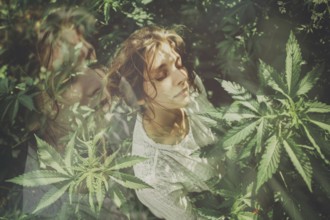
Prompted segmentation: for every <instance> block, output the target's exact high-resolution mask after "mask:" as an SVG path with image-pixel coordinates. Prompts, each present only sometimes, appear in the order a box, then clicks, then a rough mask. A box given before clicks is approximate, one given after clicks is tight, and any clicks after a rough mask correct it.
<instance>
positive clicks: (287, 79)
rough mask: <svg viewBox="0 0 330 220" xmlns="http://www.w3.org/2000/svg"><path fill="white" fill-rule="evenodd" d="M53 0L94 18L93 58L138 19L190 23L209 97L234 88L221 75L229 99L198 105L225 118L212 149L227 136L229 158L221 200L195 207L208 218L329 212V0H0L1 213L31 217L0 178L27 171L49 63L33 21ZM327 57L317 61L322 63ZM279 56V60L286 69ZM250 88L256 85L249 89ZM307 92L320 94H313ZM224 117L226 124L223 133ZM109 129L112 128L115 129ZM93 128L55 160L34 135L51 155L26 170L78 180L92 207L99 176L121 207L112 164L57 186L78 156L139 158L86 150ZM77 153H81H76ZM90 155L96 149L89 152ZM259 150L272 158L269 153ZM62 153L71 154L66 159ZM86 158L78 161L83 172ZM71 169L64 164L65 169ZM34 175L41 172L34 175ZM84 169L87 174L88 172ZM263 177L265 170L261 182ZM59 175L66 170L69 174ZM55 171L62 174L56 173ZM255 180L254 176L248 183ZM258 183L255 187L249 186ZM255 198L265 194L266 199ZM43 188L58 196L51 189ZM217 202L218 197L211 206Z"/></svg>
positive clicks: (323, 215) (81, 120)
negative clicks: (43, 62)
mask: <svg viewBox="0 0 330 220" xmlns="http://www.w3.org/2000/svg"><path fill="white" fill-rule="evenodd" d="M59 5H68V6H76V5H79V6H82V7H85V8H87V9H88V10H90V11H91V12H92V13H93V14H94V15H95V16H96V17H97V33H96V36H93V37H91V40H92V43H93V45H94V46H95V47H96V51H97V54H98V58H99V62H100V63H103V64H106V63H107V62H108V60H109V58H110V57H111V56H112V55H113V53H114V51H115V49H116V47H117V45H118V44H119V43H121V42H122V41H123V40H124V39H125V38H126V37H127V36H128V35H129V34H130V33H131V32H132V31H134V30H135V29H136V28H138V27H140V26H143V25H146V24H151V23H155V24H160V25H164V26H172V25H175V24H180V25H184V26H186V27H187V31H186V35H185V36H184V38H185V41H186V45H187V52H188V54H189V56H190V57H189V58H192V59H191V60H192V61H193V62H192V63H191V65H192V66H193V67H194V68H195V70H196V72H197V73H198V74H199V75H200V76H201V77H202V79H203V81H204V83H205V87H206V88H207V90H208V95H209V98H210V99H211V100H212V102H213V103H214V104H215V105H224V104H227V103H229V101H230V98H229V96H227V95H225V93H224V92H223V91H222V90H221V89H219V87H220V86H219V82H218V79H219V78H222V79H225V81H223V82H222V84H223V85H224V87H223V88H224V90H226V91H227V92H229V93H230V94H231V95H232V98H233V99H234V102H233V103H232V104H231V105H230V107H228V108H227V109H226V111H224V112H209V113H208V112H206V113H204V114H203V119H204V121H205V123H207V124H208V125H210V126H216V129H217V128H219V127H220V128H219V129H218V131H217V132H219V133H220V134H219V137H220V138H219V140H220V141H223V142H222V143H219V146H216V148H217V149H216V150H214V151H211V152H212V153H214V152H216V153H219V152H221V157H222V156H223V155H222V153H223V151H222V150H223V149H222V148H221V146H222V144H223V143H226V144H225V145H226V149H225V153H223V154H225V155H226V157H227V160H228V161H226V162H227V164H226V166H225V168H224V169H226V170H227V173H226V174H225V175H224V176H223V180H226V181H228V182H227V183H224V182H223V181H221V183H220V184H219V185H217V186H216V188H217V189H218V190H217V191H216V192H214V193H215V195H217V196H220V197H221V198H225V199H224V200H225V201H223V200H220V202H219V203H217V202H216V201H215V200H212V201H211V202H210V203H209V204H208V205H207V206H205V207H204V208H203V210H202V208H201V210H202V211H201V212H202V213H204V214H203V215H205V216H211V217H210V218H211V219H212V218H218V217H219V216H222V217H223V218H224V219H225V218H226V217H228V216H230V217H231V218H233V219H240V218H241V219H251V218H253V217H254V218H257V217H258V218H261V219H271V218H273V219H287V218H290V217H291V219H299V218H300V219H302V218H303V217H305V218H306V219H314V218H315V216H319V217H320V219H327V216H328V215H329V213H328V211H327V210H328V208H327V207H326V204H328V203H329V190H328V189H329V187H328V186H329V178H328V173H329V167H328V165H327V161H328V158H329V153H330V151H329V149H328V147H327V146H329V113H330V106H329V103H328V102H329V98H328V95H327V94H328V88H330V84H329V82H330V80H329V76H330V74H329V64H330V62H328V58H329V57H330V54H329V52H330V49H329V45H330V42H329V37H328V36H329V35H330V34H329V31H330V29H329V25H328V24H329V3H328V2H327V1H325V0H313V1H310V0H304V1H278V0H270V1H259V0H247V1H240V0H232V1H217V0H202V1H195V0H192V1H191V0H190V1H175V0H168V1H152V0H132V1H129V0H96V1H87V0H75V1H69V0H55V1H54V0H50V1H45V0H34V1H17V0H15V1H5V2H0V6H1V7H0V29H1V32H0V67H1V69H0V121H1V129H0V134H1V135H0V149H1V151H0V156H1V158H0V159H1V161H2V164H1V170H0V174H1V175H0V176H1V178H0V180H1V181H2V182H1V191H0V193H1V196H0V197H1V198H4V199H2V200H1V203H0V207H1V209H0V210H1V211H0V213H1V214H0V215H1V216H4V217H3V218H5V219H6V218H7V219H29V216H26V215H25V214H24V213H21V212H20V211H19V210H18V208H16V209H15V208H12V206H11V205H10V204H6V201H7V199H6V198H7V194H10V193H9V189H10V188H11V185H10V186H8V183H4V182H3V180H5V179H8V178H13V177H15V176H18V175H21V174H22V172H23V168H24V165H25V164H24V161H25V158H24V157H25V154H26V147H27V144H26V143H27V141H28V140H31V139H33V138H34V134H33V133H32V132H30V131H29V130H28V129H27V128H26V125H29V120H30V119H31V117H30V113H31V112H35V111H36V110H35V106H34V105H33V102H32V100H33V98H34V96H35V94H36V92H37V90H38V89H37V88H36V87H37V85H38V84H40V82H42V81H43V80H44V79H45V77H47V76H46V75H47V73H46V72H45V71H43V70H40V67H39V65H38V62H37V60H38V57H37V54H36V51H35V48H36V47H35V42H36V36H35V29H36V28H38V24H40V19H42V16H43V14H44V12H45V11H47V10H48V8H49V7H53V6H59ZM290 30H292V32H294V33H295V35H296V36H297V39H298V41H299V42H300V43H301V47H299V46H298V45H297V40H296V39H295V38H294V36H293V34H291V35H290V37H289V39H290V40H289V41H290V42H291V43H290V44H287V46H286V47H285V46H284V44H285V42H286V41H287V37H288V36H287V33H288V32H289V31H290ZM285 49H286V50H287V55H288V56H287V57H286V58H285V57H284V56H283V54H284V50H285ZM300 52H301V53H302V54H303V55H304V59H302V56H301V54H300ZM258 60H260V62H258ZM261 60H262V61H261ZM322 62H323V65H317V63H322ZM283 64H285V65H284V66H285V68H282V67H283ZM306 70H310V71H306ZM257 73H258V74H257ZM304 73H306V74H304ZM321 73H322V74H321ZM318 79H321V80H318ZM230 81H235V82H237V83H233V82H230ZM258 82H259V83H258ZM220 83H221V82H220ZM38 86H40V85H38ZM41 86H44V84H41ZM256 88H260V89H261V90H260V91H258V92H255V91H256V90H255V89H256ZM219 90H220V91H219ZM308 96H311V97H313V96H317V97H316V98H315V99H308ZM320 100H322V102H321V101H320ZM323 102H324V103H323ZM326 103H327V104H326ZM76 107H77V108H74V109H73V110H74V111H76V112H77V113H82V114H81V117H78V118H76V122H75V123H76V124H80V125H84V124H85V123H86V117H88V115H90V114H92V111H91V110H90V109H85V110H82V109H81V108H78V106H76ZM223 118H224V119H225V120H226V121H227V122H228V124H227V125H226V126H224V125H223V123H222V122H223ZM86 124H89V125H88V126H89V127H90V130H93V129H95V128H97V127H98V124H97V123H86ZM227 127H229V128H232V129H229V132H226V131H225V128H227ZM95 130H96V129H95ZM109 132H116V129H112V130H110V131H109ZM223 133H224V134H226V136H225V137H224V138H223V137H222V136H220V135H222V134H223ZM77 134H78V133H77ZM96 134H97V132H86V134H85V135H84V137H81V136H79V138H78V137H77V136H76V137H75V138H73V139H71V140H70V141H71V144H72V145H74V146H75V147H67V149H66V150H67V151H70V153H69V152H67V153H65V155H66V156H65V155H56V154H54V158H55V157H57V156H60V158H61V160H56V161H55V160H54V161H53V162H52V161H51V158H50V155H51V157H53V154H50V152H51V153H53V152H52V151H48V148H47V147H46V146H43V143H42V142H40V141H39V142H40V143H39V144H40V146H43V147H44V148H43V149H42V150H41V151H40V152H43V153H42V155H41V156H42V157H43V158H44V160H45V161H46V163H41V164H40V165H41V167H43V170H40V171H34V172H36V173H35V174H34V172H32V173H31V174H29V175H31V176H30V177H31V178H29V176H26V177H25V178H29V179H30V181H31V183H30V184H36V183H38V184H44V183H45V184H46V183H49V184H53V185H56V186H57V187H58V188H57V192H61V191H60V189H62V190H64V191H67V192H71V193H72V194H74V191H75V190H78V191H80V192H82V191H84V193H80V194H81V195H82V194H86V195H88V197H89V195H92V196H91V201H93V202H94V203H95V204H96V207H95V204H94V203H93V204H91V207H93V206H94V208H92V209H93V210H97V206H98V204H100V203H101V201H102V198H103V195H104V192H103V191H97V192H96V191H95V190H94V189H93V188H92V187H90V190H91V192H88V188H87V182H89V186H91V185H93V183H95V185H97V188H102V187H103V188H104V189H105V190H106V192H108V193H109V196H110V197H111V199H112V200H113V201H114V202H115V204H116V205H117V206H121V207H125V205H127V203H126V202H125V200H127V199H128V198H126V197H127V195H126V194H125V192H124V190H123V189H122V188H121V187H120V184H117V183H116V180H117V181H119V182H120V183H123V184H125V185H129V184H128V182H125V181H124V180H123V179H122V178H125V175H124V177H123V176H121V175H117V173H115V175H116V178H113V179H111V178H110V177H109V176H104V178H103V177H102V180H103V181H101V180H99V179H98V178H101V176H102V175H101V174H99V173H98V171H96V170H92V173H91V174H88V175H85V176H81V177H80V180H79V181H80V182H81V185H82V186H81V187H77V189H76V188H74V187H71V188H70V187H69V188H67V189H66V185H65V184H64V185H63V183H66V182H70V181H72V179H71V177H72V175H74V174H75V173H76V172H78V171H72V170H70V169H67V167H75V166H77V165H78V161H80V162H84V165H83V166H85V165H86V166H87V165H88V166H91V167H94V165H95V166H97V164H99V165H102V166H105V167H108V168H109V167H110V165H111V166H116V165H115V161H116V162H118V164H119V165H118V166H119V168H120V167H126V166H128V164H129V162H125V159H124V158H126V159H129V160H130V159H132V160H133V161H138V160H139V159H138V158H132V157H131V156H129V157H126V156H125V155H126V154H127V152H126V153H122V154H123V155H124V157H123V159H118V158H117V157H119V158H121V157H120V156H119V155H122V154H120V153H119V152H118V153H112V154H111V155H109V156H107V154H105V153H104V152H105V151H104V150H100V149H99V148H97V150H92V149H93V148H91V149H90V151H88V150H87V147H86V145H88V146H93V145H94V144H93V138H92V140H91V139H90V136H95V135H96ZM70 135H73V134H70ZM79 135H80V134H79ZM233 135H236V136H235V137H236V138H237V139H235V138H233ZM274 137H275V138H276V140H278V142H279V145H278V147H279V148H275V149H274V148H273V150H279V151H278V152H277V151H273V152H272V151H271V149H268V148H271V147H270V146H269V144H270V140H273V139H274ZM224 141H227V142H224ZM68 142H69V140H68ZM68 146H69V144H68ZM273 147H274V146H273ZM122 149H125V148H122ZM219 149H220V150H219ZM71 151H72V152H71ZM78 152H79V153H82V155H83V156H81V157H78V156H76V155H78V154H79V153H78ZM100 152H103V153H100ZM88 154H89V155H90V156H91V157H92V158H95V157H97V158H98V159H95V160H91V161H88V160H87V159H86V158H87V157H89V156H86V155H88ZM278 154H279V155H280V156H279V158H277V155H278ZM93 155H94V156H93ZM78 158H79V160H78ZM263 158H270V161H266V159H263ZM231 160H234V162H232V161H231ZM61 161H62V162H61ZM93 161H95V164H94V163H93ZM63 163H64V164H69V165H68V166H67V167H66V165H65V166H64V167H63ZM231 163H234V165H233V164H231ZM46 164H47V165H46ZM89 164H91V165H89ZM120 164H122V165H120ZM261 164H265V165H266V166H265V167H263V166H262V165H261ZM117 168H118V167H117ZM82 169H83V168H80V171H81V172H82ZM123 169H125V168H123ZM260 170H263V171H260ZM80 171H79V172H80ZM112 171H116V170H112ZM38 172H41V175H39V174H37V173H38ZM70 172H71V173H70ZM54 173H55V174H56V175H55V176H56V177H55V178H54V176H53V175H54ZM66 173H69V177H67V174H66ZM33 175H37V176H39V177H40V178H35V179H33V178H32V177H35V176H33ZM81 175H82V174H81ZM87 176H90V177H88V180H87ZM258 176H261V177H259V179H261V181H259V182H258V181H257V180H258ZM43 177H44V179H43ZM47 178H48V179H47ZM66 178H69V180H65V179H66ZM61 179H62V180H63V181H59V182H57V183H55V182H54V183H52V182H53V181H55V180H61ZM25 180H27V179H25ZM109 181H110V182H111V183H116V184H112V185H111V186H108V188H106V186H107V185H106V182H109ZM245 181H246V182H247V183H245ZM251 182H253V183H254V185H253V187H250V188H248V187H247V186H248V185H249V184H250V183H251ZM83 183H85V184H83ZM26 184H29V182H26ZM137 184H138V185H139V184H140V183H137ZM257 184H259V186H258V188H259V190H258V192H255V191H256V187H257ZM83 185H85V186H83ZM306 186H307V187H306ZM78 188H79V189H78ZM81 188H84V190H82V189H81ZM93 190H94V191H93ZM305 190H306V191H307V192H306V191H305ZM309 190H313V193H310V192H308V191H309ZM220 192H221V194H220ZM247 192H252V194H250V195H251V197H249V198H250V201H251V202H250V203H249V204H247V203H244V202H243V201H246V198H245V197H244V196H245V195H247V194H248V193H247ZM51 194H55V192H52V193H51ZM59 194H60V193H59ZM59 194H58V195H59ZM261 197H265V198H267V199H268V200H267V201H265V199H264V198H261ZM50 198H52V199H54V198H56V196H51V197H50ZM194 198H195V199H197V197H194ZM88 200H89V198H88ZM135 200H137V199H136V198H130V202H134V201H135ZM269 200H271V201H269ZM48 201H51V200H48ZM236 201H237V202H236ZM7 203H8V201H7ZM77 203H78V204H77V206H79V205H80V207H81V208H82V207H83V208H82V209H84V210H85V211H86V212H87V210H88V209H89V206H90V205H89V202H88V204H87V207H85V206H83V204H82V203H81V202H79V201H78V202H77ZM306 203H308V204H306ZM215 204H217V205H218V207H217V210H216V211H214V209H216V208H215V207H214V206H215ZM310 204H313V205H311V206H312V208H308V207H309V206H310ZM200 207H202V206H200ZM306 207H307V208H306ZM125 208H127V207H125ZM211 208H214V209H211ZM10 209H13V210H10ZM133 209H135V210H131V211H135V212H141V213H143V212H145V209H142V208H141V207H139V206H137V207H134V208H133ZM314 210H315V211H314ZM126 211H127V210H126ZM78 214H79V216H78V217H77V216H75V217H77V218H78V219H79V218H80V217H81V216H80V214H81V213H78ZM78 214H77V215H78ZM59 216H60V214H59ZM222 217H221V218H222ZM0 218H2V217H0ZM221 218H220V219H221ZM137 219H140V218H137ZM141 219H142V217H141Z"/></svg>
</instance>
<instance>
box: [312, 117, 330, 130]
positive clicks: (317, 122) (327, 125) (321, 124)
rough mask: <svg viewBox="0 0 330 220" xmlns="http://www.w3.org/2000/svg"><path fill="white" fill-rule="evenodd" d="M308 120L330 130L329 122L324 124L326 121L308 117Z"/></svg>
mask: <svg viewBox="0 0 330 220" xmlns="http://www.w3.org/2000/svg"><path fill="white" fill-rule="evenodd" d="M308 121H309V122H311V123H313V124H315V125H317V126H318V127H320V128H322V129H324V130H327V131H328V132H330V125H329V124H326V123H323V122H320V121H315V120H312V119H308Z"/></svg>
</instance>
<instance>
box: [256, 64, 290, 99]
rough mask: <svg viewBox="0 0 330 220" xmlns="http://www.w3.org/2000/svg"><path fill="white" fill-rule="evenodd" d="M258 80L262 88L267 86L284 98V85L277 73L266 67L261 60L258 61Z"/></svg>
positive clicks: (268, 66)
mask: <svg viewBox="0 0 330 220" xmlns="http://www.w3.org/2000/svg"><path fill="white" fill-rule="evenodd" d="M259 79H260V81H261V84H262V85H263V86H265V85H267V86H269V87H271V88H272V89H274V90H275V91H278V92H280V93H281V94H283V95H284V96H286V92H285V91H286V89H285V85H284V83H283V80H282V79H281V77H280V75H279V73H277V72H276V71H275V69H274V68H273V67H271V66H270V65H267V64H266V63H264V62H263V61H262V60H260V65H259Z"/></svg>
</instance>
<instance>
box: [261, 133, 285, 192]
mask: <svg viewBox="0 0 330 220" xmlns="http://www.w3.org/2000/svg"><path fill="white" fill-rule="evenodd" d="M280 153H281V144H280V141H279V140H278V138H277V137H276V135H273V136H271V137H270V138H269V139H268V141H267V144H266V151H265V153H264V154H263V155H262V158H261V161H260V164H259V167H258V173H257V188H256V189H257V190H258V189H259V188H260V187H261V186H262V185H263V184H264V183H265V182H267V181H268V180H269V179H270V178H271V177H272V176H273V174H274V173H275V172H276V170H277V168H278V165H279V163H280Z"/></svg>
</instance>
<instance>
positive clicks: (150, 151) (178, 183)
mask: <svg viewBox="0 0 330 220" xmlns="http://www.w3.org/2000/svg"><path fill="white" fill-rule="evenodd" d="M191 127H192V126H191V123H190V121H189V133H188V134H187V135H186V137H185V138H184V139H183V140H182V141H181V143H179V144H176V145H165V144H159V143H156V142H154V141H153V140H152V139H150V138H149V137H148V136H147V134H146V132H145V130H144V128H143V124H142V117H141V116H140V115H138V116H137V119H136V123H135V128H134V134H133V145H132V154H133V155H139V156H142V157H146V158H149V159H147V160H146V161H144V162H142V163H139V164H137V165H135V166H134V173H135V175H136V176H137V177H139V178H140V179H142V180H144V181H145V182H146V183H148V184H149V185H151V186H152V187H153V188H148V189H143V190H137V191H136V193H137V196H138V198H139V200H140V201H141V202H142V203H143V204H144V205H145V206H147V207H148V208H149V209H150V211H151V212H152V213H153V214H154V215H155V216H157V217H158V218H164V219H167V220H194V219H200V217H198V215H197V213H195V212H194V210H193V209H192V205H191V204H190V203H189V201H188V199H187V197H186V194H187V192H199V191H202V190H207V189H208V186H207V185H206V184H205V182H204V181H206V180H208V179H210V178H211V177H213V176H215V175H216V171H215V170H214V169H213V167H212V166H211V165H210V164H209V162H208V161H207V160H206V159H202V158H199V156H198V155H196V154H194V152H195V151H196V150H198V149H199V146H198V145H197V144H196V142H195V140H194V137H193V132H192V129H191ZM209 135H210V133H209Z"/></svg>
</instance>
